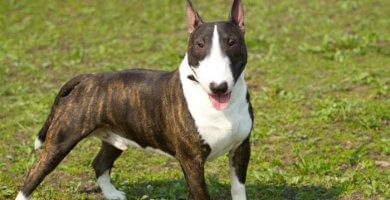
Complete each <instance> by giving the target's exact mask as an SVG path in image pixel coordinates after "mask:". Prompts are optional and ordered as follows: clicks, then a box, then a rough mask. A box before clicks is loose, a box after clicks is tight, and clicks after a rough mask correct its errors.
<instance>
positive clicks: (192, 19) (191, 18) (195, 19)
mask: <svg viewBox="0 0 390 200" xmlns="http://www.w3.org/2000/svg"><path fill="white" fill-rule="evenodd" d="M186 13H187V25H188V33H189V34H191V33H192V32H194V31H195V29H196V28H197V27H198V26H199V25H201V24H203V21H202V19H201V18H200V16H199V14H198V12H196V10H195V9H194V7H193V6H192V3H191V0H187V8H186Z"/></svg>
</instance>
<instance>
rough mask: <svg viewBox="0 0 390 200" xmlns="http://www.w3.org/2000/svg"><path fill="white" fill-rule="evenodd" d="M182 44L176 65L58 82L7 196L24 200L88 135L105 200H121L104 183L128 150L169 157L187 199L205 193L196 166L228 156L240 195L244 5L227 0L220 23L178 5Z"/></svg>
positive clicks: (244, 158) (245, 141)
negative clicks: (31, 151)
mask: <svg viewBox="0 0 390 200" xmlns="http://www.w3.org/2000/svg"><path fill="white" fill-rule="evenodd" d="M186 14H187V24H188V34H189V40H188V49H187V52H186V54H185V57H184V59H183V60H182V62H181V64H180V66H179V68H178V69H176V70H174V71H171V72H167V71H157V70H142V69H132V70H126V71H120V72H113V73H101V74H84V75H79V76H77V77H75V78H73V79H71V80H70V81H68V82H67V83H65V84H64V86H62V88H61V89H60V91H59V93H58V95H57V96H56V98H55V100H54V103H53V105H52V107H51V111H50V114H49V116H48V118H47V120H46V122H45V124H44V126H43V127H42V129H41V130H40V132H39V134H38V137H37V139H36V141H35V149H38V148H40V147H41V146H42V145H44V150H43V151H42V152H41V153H40V156H39V159H38V160H37V161H36V162H35V164H34V165H33V167H32V168H31V170H30V171H29V174H28V176H27V178H26V180H25V182H24V185H23V187H22V189H21V190H20V192H19V194H18V195H17V197H16V199H17V200H24V199H29V197H30V196H31V194H32V192H33V191H34V190H35V189H36V187H37V186H38V185H39V184H40V183H41V182H42V180H43V179H44V178H45V177H46V176H47V175H48V174H49V173H50V172H52V171H53V170H54V169H55V168H56V166H57V165H58V164H59V163H60V162H61V160H63V159H64V157H65V156H66V155H67V154H68V153H69V152H70V151H71V150H72V149H73V148H74V147H75V146H76V145H77V143H78V142H80V141H81V140H82V139H85V138H87V137H88V136H96V137H98V138H100V139H101V140H102V146H101V149H100V152H99V153H98V155H97V156H96V158H95V159H94V161H93V164H92V165H93V168H94V170H95V173H96V177H97V183H98V185H99V187H100V188H101V190H102V193H103V195H104V197H105V198H107V199H120V200H122V199H126V194H125V193H124V192H121V191H119V190H117V189H116V188H115V186H114V185H113V184H112V183H111V179H110V172H111V168H112V167H113V163H114V161H115V160H116V159H117V158H118V157H119V156H120V155H121V153H122V151H124V150H126V149H127V148H128V147H131V146H132V147H138V148H141V149H150V150H154V151H158V152H160V153H162V154H165V155H167V156H169V157H173V158H175V159H176V160H177V161H179V163H180V166H181V168H182V171H183V173H184V176H185V179H186V181H187V185H188V188H189V189H188V190H189V198H190V199H195V200H207V199H210V196H209V193H208V191H207V187H206V182H205V176H204V165H205V162H206V161H208V160H212V159H214V158H217V157H219V156H221V155H224V154H225V153H227V152H229V159H230V162H229V167H230V180H231V195H232V199H234V200H244V199H246V198H247V195H246V191H245V181H246V172H247V167H248V163H249V159H250V142H249V136H250V132H251V130H252V125H253V111H252V106H251V103H250V97H249V92H248V87H247V85H246V82H245V79H244V68H245V66H246V63H247V49H246V46H245V40H244V32H245V27H244V9H243V4H242V2H241V1H240V0H234V2H233V5H232V7H231V11H230V15H229V18H228V20H227V21H219V22H203V20H202V19H201V17H200V16H199V14H198V13H197V11H196V10H195V9H194V7H193V4H192V3H191V1H190V0H187V6H186Z"/></svg>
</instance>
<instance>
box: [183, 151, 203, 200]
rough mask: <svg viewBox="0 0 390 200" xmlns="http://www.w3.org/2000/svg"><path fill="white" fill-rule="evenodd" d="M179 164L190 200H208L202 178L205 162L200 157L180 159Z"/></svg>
mask: <svg viewBox="0 0 390 200" xmlns="http://www.w3.org/2000/svg"><path fill="white" fill-rule="evenodd" d="M179 162H180V166H181V168H182V169H183V172H184V176H185V178H186V181H187V184H188V188H189V192H190V194H189V197H190V199H193V200H209V199H210V196H209V193H208V191H207V186H206V181H205V178H204V163H205V161H204V160H203V159H201V158H200V156H195V157H193V158H180V159H179Z"/></svg>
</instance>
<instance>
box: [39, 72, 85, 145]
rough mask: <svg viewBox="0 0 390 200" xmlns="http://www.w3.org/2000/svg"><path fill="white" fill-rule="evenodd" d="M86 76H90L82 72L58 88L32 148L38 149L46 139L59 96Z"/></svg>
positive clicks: (68, 92)
mask: <svg viewBox="0 0 390 200" xmlns="http://www.w3.org/2000/svg"><path fill="white" fill-rule="evenodd" d="M87 76H90V75H88V74H83V75H79V76H76V77H75V78H73V79H71V80H70V81H68V82H67V83H65V85H64V86H62V88H61V89H60V91H59V92H58V94H57V96H56V98H55V100H54V103H53V105H52V107H51V111H50V114H49V116H48V117H47V119H46V122H45V124H44V125H43V127H42V128H41V130H40V131H39V133H38V137H37V138H36V139H35V143H34V149H35V150H38V149H39V148H41V147H42V145H43V143H44V142H45V139H46V133H47V131H48V130H49V128H50V125H51V123H52V120H53V118H54V115H55V113H56V110H57V108H58V104H59V102H60V100H61V98H63V97H66V96H68V95H69V94H70V93H71V92H72V90H73V89H74V88H75V87H76V86H77V85H78V84H79V83H80V82H81V81H82V80H83V79H84V78H86V77H87Z"/></svg>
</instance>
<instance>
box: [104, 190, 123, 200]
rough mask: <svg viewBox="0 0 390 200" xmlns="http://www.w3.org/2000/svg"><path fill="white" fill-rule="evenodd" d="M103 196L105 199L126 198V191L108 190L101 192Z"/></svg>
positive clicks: (121, 199) (120, 199)
mask: <svg viewBox="0 0 390 200" xmlns="http://www.w3.org/2000/svg"><path fill="white" fill-rule="evenodd" d="M103 196H104V198H105V199H109V200H127V198H126V193H124V192H122V191H119V190H115V191H110V192H109V193H104V192H103Z"/></svg>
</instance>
